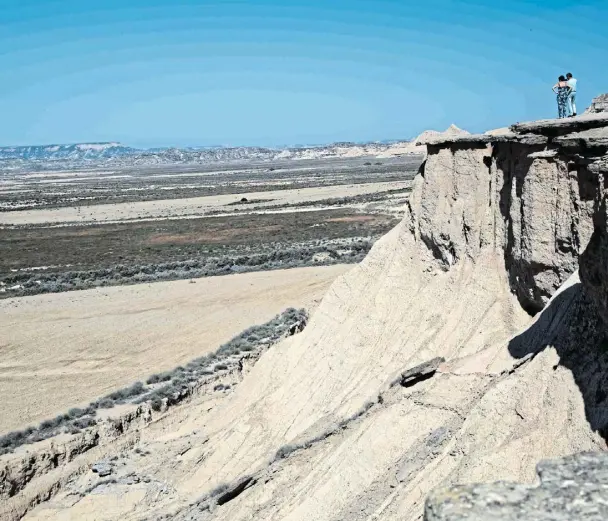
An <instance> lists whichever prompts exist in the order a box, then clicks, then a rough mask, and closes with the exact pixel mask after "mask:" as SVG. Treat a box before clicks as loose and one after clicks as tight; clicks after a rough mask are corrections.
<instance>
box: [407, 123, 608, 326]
mask: <svg viewBox="0 0 608 521" xmlns="http://www.w3.org/2000/svg"><path fill="white" fill-rule="evenodd" d="M606 125H608V118H605V117H602V118H593V119H589V120H587V122H581V121H580V120H577V121H571V123H570V125H567V124H563V125H562V126H561V127H558V128H556V127H554V126H551V125H549V126H544V125H543V124H542V122H541V123H538V124H536V126H532V127H530V128H528V127H523V129H522V130H523V131H524V132H525V133H523V134H522V133H520V132H517V133H516V132H511V133H508V134H503V135H502V136H489V135H478V136H459V137H457V138H455V139H453V140H449V139H448V140H443V141H441V140H440V141H431V142H430V143H429V144H428V148H429V152H428V158H427V162H426V164H425V166H424V169H423V173H422V175H421V176H420V177H419V178H418V180H417V184H416V185H415V187H416V189H415V193H414V194H413V195H412V199H411V203H410V205H411V208H412V214H413V216H414V220H413V227H412V231H413V233H414V234H417V233H419V237H420V239H421V240H422V241H423V242H424V243H425V244H426V245H427V246H428V247H429V249H430V250H431V251H433V253H434V255H435V256H436V257H437V258H438V259H439V260H441V262H442V263H443V265H444V266H445V267H449V266H450V265H452V264H453V263H454V262H455V261H456V260H458V259H461V258H463V257H464V256H469V257H471V258H475V257H476V256H477V255H478V254H479V251H480V249H482V248H483V247H485V246H491V247H493V248H495V249H497V250H501V251H502V252H503V254H504V259H505V265H506V270H507V273H508V275H509V283H510V286H511V289H512V290H513V292H514V293H515V294H516V295H517V297H518V299H519V301H520V303H521V305H522V306H523V307H524V308H525V309H526V310H528V311H529V312H530V313H532V314H534V313H536V312H538V311H540V310H541V309H542V308H543V307H544V306H545V304H546V303H547V301H548V300H549V298H550V296H551V295H552V294H553V293H554V292H555V290H556V289H557V288H558V287H559V286H560V285H561V284H563V283H564V281H565V280H566V279H567V278H568V277H569V276H570V275H571V274H572V273H573V272H574V271H575V270H576V268H577V266H578V259H579V256H580V254H581V253H582V251H583V250H584V248H585V246H586V245H587V243H588V241H589V239H590V237H591V233H592V231H593V216H594V215H595V214H596V212H597V209H598V204H599V201H600V199H601V194H602V192H603V188H604V174H605V173H606V171H607V170H606V166H605V163H603V162H602V157H603V155H604V154H605V151H606V149H607V148H608V143H606V144H605V143H604V142H603V139H604V137H606V138H608V132H607V131H606ZM514 129H515V130H517V129H518V127H517V126H515V127H514ZM581 129H583V130H581ZM431 194H432V195H431ZM436 194H439V195H438V197H436V198H435V195H436ZM414 208H419V210H418V211H417V210H415V209H414ZM418 212H419V213H418Z"/></svg>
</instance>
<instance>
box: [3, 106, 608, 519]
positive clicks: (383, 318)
mask: <svg viewBox="0 0 608 521" xmlns="http://www.w3.org/2000/svg"><path fill="white" fill-rule="evenodd" d="M607 126H608V116H605V115H601V114H600V115H590V116H582V117H579V118H576V119H569V120H561V121H559V122H556V121H554V120H549V121H545V122H534V123H528V124H518V125H514V126H513V127H511V128H510V129H509V131H503V132H500V133H498V135H492V134H483V135H463V134H458V133H454V134H451V135H444V136H428V137H425V138H424V139H421V141H420V144H421V146H422V145H424V146H426V147H427V151H428V154H427V158H426V161H425V163H424V165H423V167H422V168H421V171H420V174H419V175H418V176H417V178H416V180H415V182H414V189H413V192H412V194H411V197H410V200H409V202H408V206H407V211H406V216H405V218H404V219H403V221H402V222H401V223H400V224H399V225H398V226H397V227H396V228H394V229H393V230H392V231H391V232H389V233H388V234H387V235H386V236H385V237H384V238H382V239H381V240H380V241H378V242H377V243H376V245H375V246H374V248H373V249H372V251H371V252H370V254H369V255H368V257H367V258H366V259H365V260H364V261H363V262H362V263H361V264H360V265H358V266H356V267H355V268H354V269H353V270H352V271H350V272H349V273H347V274H346V275H344V276H342V277H341V278H339V279H338V280H337V281H336V282H335V283H334V284H333V286H332V287H331V289H330V291H329V292H328V294H327V295H326V297H325V298H324V300H323V302H322V303H321V305H320V307H319V308H318V309H317V311H316V312H315V314H314V315H313V317H312V318H311V320H310V322H309V324H308V326H307V327H306V329H304V331H303V332H301V333H298V334H295V335H294V336H292V337H290V338H288V339H286V340H285V341H284V342H282V343H281V344H278V345H277V346H275V347H273V348H272V349H270V350H269V351H267V352H266V353H265V354H264V355H263V356H262V357H261V358H260V360H259V361H258V362H257V363H256V365H255V366H253V368H252V369H251V371H250V372H249V373H248V374H247V375H246V376H244V378H243V380H242V381H241V382H240V383H239V385H238V386H237V387H236V388H235V389H234V390H231V391H230V392H229V393H226V396H225V398H223V399H221V400H220V399H217V398H213V399H210V398H209V397H206V396H200V397H198V398H193V399H192V401H191V402H189V403H188V404H187V405H184V406H182V407H178V408H176V409H175V410H174V411H172V412H170V413H167V414H164V415H163V414H156V413H154V412H152V413H151V418H150V421H149V422H148V424H147V425H146V426H141V427H138V428H137V429H134V430H129V431H125V434H124V436H123V437H122V438H121V439H120V440H118V441H116V442H112V443H108V444H106V445H104V446H97V447H96V449H95V451H96V452H95V453H94V454H89V455H87V453H86V452H85V453H83V454H78V455H76V456H74V457H73V458H72V459H71V461H70V465H71V466H70V467H69V469H68V468H67V467H65V468H64V467H62V466H56V467H55V468H54V469H52V470H51V471H50V472H49V473H46V474H44V473H43V472H41V471H38V475H39V476H40V477H36V478H35V479H32V480H31V481H30V482H29V483H28V484H26V485H23V486H22V485H20V484H19V483H21V482H20V481H19V476H20V475H21V476H22V475H23V473H22V474H19V472H18V471H17V470H15V471H14V474H13V475H14V476H16V478H15V481H16V482H17V484H16V485H15V486H14V487H13V488H12V489H11V491H9V492H7V493H5V495H4V497H3V498H2V500H3V501H2V506H1V507H0V518H2V519H4V518H7V519H18V518H20V517H22V515H23V514H24V513H25V517H24V519H28V520H33V519H36V520H42V519H44V520H51V519H68V518H71V519H95V520H114V519H121V520H142V519H160V518H162V517H163V516H164V518H165V519H166V518H170V519H175V520H178V521H179V520H184V521H185V520H230V521H238V520H249V519H260V520H263V519H268V520H270V519H285V520H302V519H314V520H315V521H334V520H335V521H337V520H342V519H348V520H354V521H359V520H361V521H363V520H372V519H373V520H400V521H414V520H419V519H420V518H421V515H422V512H423V509H424V502H425V498H426V496H427V495H428V494H429V492H431V491H432V490H433V489H435V488H436V487H449V486H452V485H455V484H459V483H475V482H480V483H487V482H493V481H496V480H499V479H500V480H509V481H524V482H532V481H533V480H534V479H535V466H536V462H537V461H539V460H541V459H545V458H553V457H561V456H564V455H568V454H572V453H577V452H587V451H600V450H605V449H606V439H607V438H608V393H607V392H606V389H608V350H606V349H604V348H603V345H604V335H605V332H604V326H603V323H602V321H601V318H600V314H599V313H598V311H597V306H596V304H595V303H594V300H596V301H597V300H598V297H597V296H594V295H592V294H587V292H586V291H585V290H584V288H583V285H582V284H581V283H580V280H579V278H578V266H579V261H580V259H581V254H582V253H583V251H584V250H585V248H586V247H587V244H588V243H589V241H590V238H591V236H592V233H593V229H594V221H595V223H596V225H597V223H598V219H600V217H601V216H602V215H603V213H602V212H603V210H602V208H603V206H602V200H603V198H604V187H605V181H604V178H605V177H606V174H607V173H608V171H607V170H606V154H607V147H606V146H605V145H604V144H603V141H602V140H601V139H599V140H598V136H597V134H598V133H600V134H601V133H602V132H603V129H604V128H606V127H607ZM594 237H597V232H596V236H594ZM595 241H596V239H594V241H593V242H592V245H593V244H595ZM602 241H603V239H602V238H601V237H600V239H597V244H599V246H593V247H592V248H591V249H590V250H589V255H591V252H592V251H597V252H598V253H597V255H602V251H603V246H602V244H603V243H602ZM593 248H595V249H593ZM585 255H587V254H585ZM594 277H596V278H594ZM587 278H588V279H589V280H592V281H594V282H597V283H596V287H598V288H601V287H602V284H605V278H603V271H602V269H595V270H592V269H590V270H589V273H587V272H584V275H583V279H584V280H587ZM596 279H597V280H596ZM598 291H599V290H598ZM599 300H600V301H601V299H599ZM134 447H137V448H141V450H143V451H145V453H146V454H147V455H146V456H145V457H142V456H141V454H140V453H134V451H133V448H134ZM27 450H30V451H35V450H36V448H35V447H31V448H29V449H27ZM140 452H141V451H140ZM112 457H114V458H116V460H114V461H113V467H112V475H111V478H112V480H113V482H112V483H109V482H100V481H99V479H100V478H99V476H98V475H97V474H95V473H93V472H92V471H91V470H90V465H92V464H94V463H98V462H105V461H107V460H108V459H109V460H110V461H112V459H111V458H112ZM11 458H12V459H11V460H10V461H11V462H12V463H11V465H12V466H11V468H12V469H19V468H21V467H19V465H22V467H23V468H25V469H27V472H29V473H30V474H31V473H34V472H36V470H35V469H34V470H33V469H32V465H31V464H30V465H28V464H27V462H28V461H30V459H31V454H30V455H28V454H27V453H26V452H25V451H24V452H21V453H18V454H15V455H13V456H11ZM28 458H29V459H28ZM47 464H48V462H47ZM49 466H50V464H49ZM1 472H2V469H1V467H0V473H1ZM135 478H137V480H136V479H135ZM106 479H107V478H106ZM146 480H147V481H146ZM57 483H61V485H60V486H59V485H57ZM91 491H93V492H91ZM51 496H52V498H51V499H50V500H49V501H46V502H45V503H42V504H40V505H38V506H36V504H37V503H39V502H40V501H41V500H42V499H45V498H47V497H51Z"/></svg>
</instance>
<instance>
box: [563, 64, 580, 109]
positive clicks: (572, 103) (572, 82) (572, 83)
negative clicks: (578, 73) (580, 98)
mask: <svg viewBox="0 0 608 521" xmlns="http://www.w3.org/2000/svg"><path fill="white" fill-rule="evenodd" d="M577 82H578V80H577V79H576V78H574V77H573V76H572V73H571V72H569V73H568V74H566V83H567V84H568V87H570V94H568V116H569V117H571V118H572V117H574V116H576V83H577Z"/></svg>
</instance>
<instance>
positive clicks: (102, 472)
mask: <svg viewBox="0 0 608 521" xmlns="http://www.w3.org/2000/svg"><path fill="white" fill-rule="evenodd" d="M91 470H92V471H93V472H95V473H96V474H98V475H99V477H100V478H103V477H105V476H109V475H110V474H112V472H113V471H114V468H113V467H112V464H111V463H107V462H103V461H101V462H99V463H95V464H94V465H93V466H92V467H91Z"/></svg>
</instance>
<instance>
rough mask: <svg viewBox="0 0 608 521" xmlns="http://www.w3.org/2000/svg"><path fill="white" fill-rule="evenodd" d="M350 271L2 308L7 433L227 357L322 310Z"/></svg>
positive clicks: (69, 296)
mask: <svg viewBox="0 0 608 521" xmlns="http://www.w3.org/2000/svg"><path fill="white" fill-rule="evenodd" d="M349 269H351V266H348V265H339V266H329V267H312V268H297V269H291V270H280V271H267V272H259V273H247V274H240V275H229V276H223V277H209V278H203V279H197V280H196V283H195V284H192V283H189V281H187V280H180V281H171V282H157V283H154V284H139V285H134V286H122V287H112V288H102V289H96V290H86V291H75V292H69V293H57V294H46V295H36V296H32V297H23V298H15V299H7V300H2V301H0V396H2V414H0V432H6V431H10V430H12V429H15V428H19V427H24V426H26V425H29V424H35V423H37V422H39V421H41V420H43V419H45V418H49V417H53V416H55V415H57V414H59V413H61V412H65V411H66V410H67V409H68V408H70V407H74V406H77V405H83V404H87V403H88V402H89V401H91V400H94V399H96V398H98V397H100V396H102V395H105V394H107V393H108V392H110V391H112V390H114V389H117V388H120V387H123V386H126V385H130V384H131V383H133V382H135V381H136V380H138V379H145V378H146V377H147V376H149V375H150V374H152V373H155V372H159V371H163V370H168V369H172V368H174V367H176V366H177V365H180V364H183V363H186V362H188V361H190V360H192V359H193V358H196V357H198V356H202V355H204V354H206V353H208V352H210V351H214V350H215V349H217V348H218V347H219V346H220V345H221V344H222V343H224V342H226V341H227V340H229V339H230V338H232V337H233V336H234V335H236V334H238V333H240V332H241V331H242V330H243V329H245V328H247V327H249V326H252V325H254V324H258V323H263V322H265V321H267V320H269V319H270V318H272V317H273V316H274V315H276V314H277V313H280V312H281V311H283V310H284V309H285V308H287V307H290V306H292V307H302V306H303V307H308V308H310V307H314V306H315V305H316V302H317V301H318V300H319V299H320V298H321V297H322V296H323V295H324V293H325V292H326V291H327V289H328V287H329V286H330V284H331V283H332V282H333V280H334V279H335V278H336V277H337V276H338V275H341V274H343V273H344V272H346V271H347V270H349Z"/></svg>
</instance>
